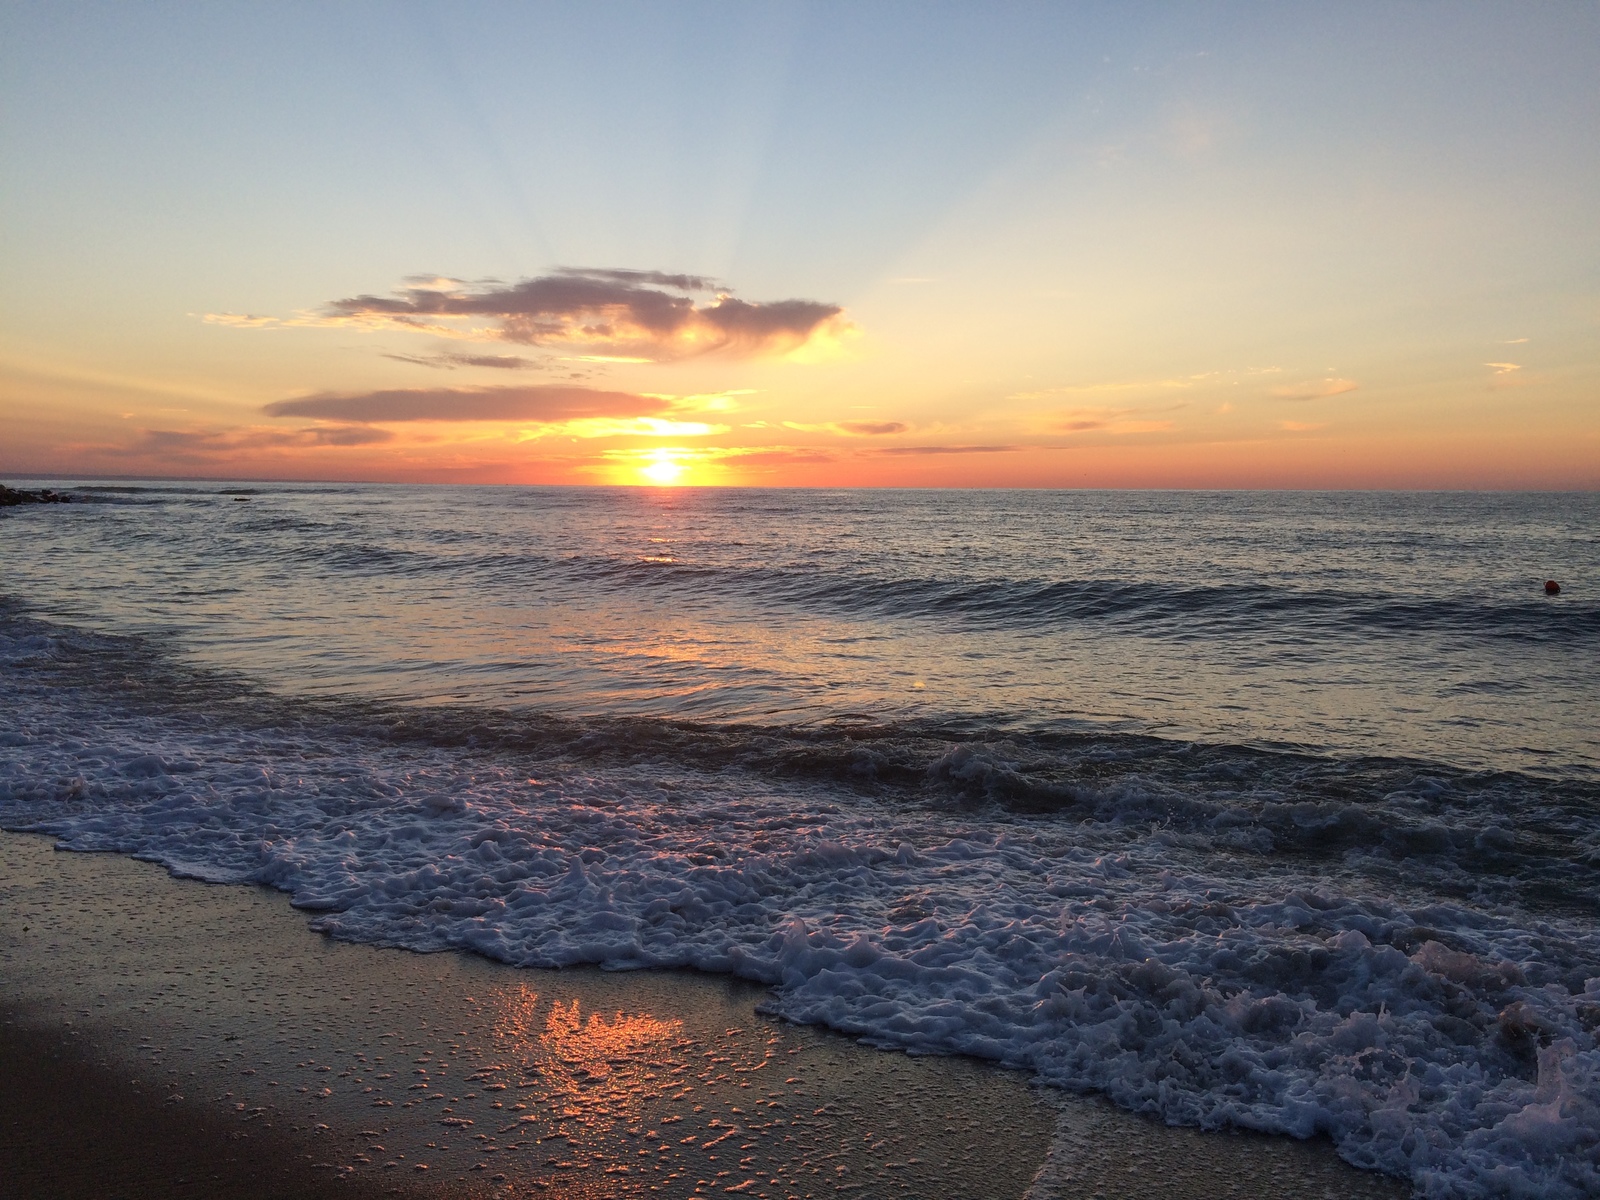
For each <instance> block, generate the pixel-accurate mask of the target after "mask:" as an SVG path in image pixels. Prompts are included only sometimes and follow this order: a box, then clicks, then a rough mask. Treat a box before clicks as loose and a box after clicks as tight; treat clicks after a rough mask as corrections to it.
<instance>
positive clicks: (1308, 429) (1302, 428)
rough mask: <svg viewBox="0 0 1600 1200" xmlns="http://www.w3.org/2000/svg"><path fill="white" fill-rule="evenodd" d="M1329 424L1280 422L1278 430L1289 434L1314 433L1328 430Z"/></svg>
mask: <svg viewBox="0 0 1600 1200" xmlns="http://www.w3.org/2000/svg"><path fill="white" fill-rule="evenodd" d="M1327 427H1328V425H1327V422H1325V421H1322V422H1315V421H1279V422H1278V428H1279V429H1282V430H1284V431H1285V432H1287V433H1313V432H1315V431H1316V430H1318V429H1326V428H1327Z"/></svg>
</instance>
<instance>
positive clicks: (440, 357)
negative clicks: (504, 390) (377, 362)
mask: <svg viewBox="0 0 1600 1200" xmlns="http://www.w3.org/2000/svg"><path fill="white" fill-rule="evenodd" d="M384 357H385V358H392V359H394V361H395V362H403V363H413V364H415V365H416V366H419V367H432V368H433V369H434V370H436V371H454V370H456V369H458V368H460V367H491V368H493V369H495V370H498V371H537V370H541V369H543V368H545V367H547V366H549V364H548V363H547V362H540V361H538V360H537V359H532V358H523V357H522V356H521V355H520V354H385V355H384Z"/></svg>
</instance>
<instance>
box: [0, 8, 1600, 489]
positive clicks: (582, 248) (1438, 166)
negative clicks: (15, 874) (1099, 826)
mask: <svg viewBox="0 0 1600 1200" xmlns="http://www.w3.org/2000/svg"><path fill="white" fill-rule="evenodd" d="M0 429H3V435H0V471H4V472H7V473H9V475H12V476H16V475H20V474H23V473H57V474H68V475H89V474H97V475H161V476H197V477H212V478H276V479H363V480H417V481H442V482H522V483H656V484H666V483H729V484H760V485H767V484H773V485H791V484H793V485H828V486H837V485H852V486H855V485H861V486H866V485H893V486H996V485H998V486H1064V487H1080V486H1096V487H1100V486H1155V487H1168V486H1178V487H1189V486H1206V487H1211V486H1241V487H1259V486H1269V487H1325V486H1332V487H1347V486H1353V487H1366V486H1383V487H1580V488H1593V487H1597V486H1600V5H1597V4H1592V3H1576V2H1574V3H1531V4H1511V3H1504V4H1486V5H1475V4H1469V3H1448V4H1420V3H1419V4H1391V3H1384V4H1331V5H1320V4H1316V5H1314V4H1303V5H1288V4H1263V5H1253V4H1226V5H1207V4H1181V5H1180V4H1172V5H1138V4H1105V5H1088V4H1083V5H1079V4H1044V3H1035V4H1019V5H996V4H984V5H977V4H972V5H955V4H934V5H929V4H921V3H917V4H891V3H867V4H854V3H834V4H817V5H801V4H774V5H761V4H743V3H731V2H730V3H716V4H697V3H670V4H668V3H660V4H648V5H629V4H616V5H607V6H593V7H591V6H583V5H540V4H506V5H499V4H472V5H438V4H354V3H351V4H270V5H269V4H256V5H245V4H154V3H151V4H138V5H114V4H106V5H87V4H77V3H53V4H48V5H46V4H23V3H7V4H4V5H3V6H0Z"/></svg>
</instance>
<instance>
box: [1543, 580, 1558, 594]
mask: <svg viewBox="0 0 1600 1200" xmlns="http://www.w3.org/2000/svg"><path fill="white" fill-rule="evenodd" d="M1544 594H1545V595H1546V596H1559V595H1561V585H1560V584H1559V583H1557V582H1556V581H1555V580H1554V579H1546V580H1545V581H1544Z"/></svg>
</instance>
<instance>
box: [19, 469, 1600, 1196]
mask: <svg viewBox="0 0 1600 1200" xmlns="http://www.w3.org/2000/svg"><path fill="white" fill-rule="evenodd" d="M53 482H54V483H55V484H56V485H57V486H61V485H69V486H70V485H72V483H73V481H70V480H62V481H53ZM72 490H73V492H74V494H75V496H77V497H78V498H79V499H80V500H81V501H83V502H82V503H77V504H72V505H66V506H49V507H45V506H39V507H36V508H19V509H12V510H9V511H7V512H5V513H4V514H0V571H3V575H0V596H3V597H4V600H3V607H0V647H3V654H0V664H3V668H4V671H5V676H4V682H5V685H6V686H5V695H4V698H3V699H0V824H4V825H5V826H6V827H9V828H32V829H42V830H48V831H52V832H55V833H57V834H59V835H60V836H61V837H62V839H63V841H64V842H65V844H67V845H69V846H72V847H74V848H79V849H111V850H119V851H123V852H133V853H138V854H141V855H143V856H146V857H151V858H154V859H157V860H158V861H162V862H165V863H167V864H168V865H169V866H171V867H172V868H173V869H174V870H177V871H179V872H181V873H187V874H192V875H197V876H199V877H202V878H208V879H216V880H219V881H225V880H256V881H262V882H269V883H272V884H274V885H275V886H279V887H282V888H284V889H286V890H289V891H291V892H293V893H294V894H295V897H296V902H297V903H299V904H301V905H302V906H303V907H306V908H310V909H313V910H317V911H319V912H320V913H321V915H320V916H319V917H318V918H317V924H318V926H319V927H321V928H325V929H327V930H328V931H330V932H332V933H335V934H337V935H338V936H342V937H349V938H354V939H361V940H373V941H382V942H387V943H393V944H401V945H408V946H412V947H415V948H420V949H429V948H438V947H443V946H464V947H469V948H473V949H477V950H479V951H481V952H483V953H485V954H488V955H491V956H493V957H497V958H500V959H503V960H505V961H508V962H512V963H519V964H528V965H533V964H540V965H558V964H563V963H572V962H600V963H605V964H607V965H610V966H614V967H670V966H694V967H698V968H701V969H704V970H713V971H724V972H732V973H736V974H740V975H744V976H746V977H749V978H754V979H758V980H761V981H763V982H765V983H768V984H770V985H771V986H772V988H773V992H772V997H773V998H772V1001H771V1005H772V1007H773V1009H774V1011H777V1012H779V1013H782V1014H783V1015H785V1016H789V1017H791V1018H793V1019H797V1020H806V1021H817V1022H821V1023H825V1024H829V1025H832V1026H834V1027H835V1028H839V1029H843V1030H846V1031H848V1032H852V1033H856V1034H859V1035H863V1036H866V1037H868V1038H870V1039H871V1040H874V1041H876V1042H879V1043H881V1044H884V1045H887V1046H900V1047H906V1048H912V1049H921V1050H933V1051H947V1052H948V1051H959V1052H967V1053H974V1054H979V1055H981V1056H984V1057H988V1058H994V1059H998V1060H1001V1061H1005V1062H1008V1063H1011V1064H1012V1065H1015V1066H1020V1067H1025V1068H1028V1069H1031V1070H1034V1071H1036V1072H1037V1073H1038V1074H1039V1076H1040V1077H1041V1078H1042V1079H1043V1080H1044V1081H1046V1082H1049V1083H1054V1084H1057V1085H1060V1086H1064V1087H1069V1088H1091V1089H1098V1090H1101V1091H1104V1092H1107V1093H1108V1094H1110V1095H1111V1096H1112V1097H1113V1098H1114V1099H1116V1100H1117V1101H1119V1102H1120V1103H1123V1104H1125V1105H1128V1106H1130V1107H1134V1108H1139V1109H1144V1110H1146V1111H1152V1112H1158V1113H1160V1114H1162V1115H1163V1116H1165V1117H1167V1118H1168V1119H1171V1120H1175V1121H1188V1122H1197V1123H1202V1124H1239V1125H1245V1126H1250V1127H1255V1128H1265V1129H1276V1130H1285V1131H1288V1132H1293V1133H1297V1134H1301V1135H1306V1134H1310V1133H1313V1132H1321V1133H1326V1134H1328V1135H1330V1136H1332V1137H1333V1138H1334V1139H1335V1140H1336V1141H1337V1142H1338V1144H1339V1145H1340V1147H1341V1151H1342V1152H1343V1153H1344V1154H1345V1155H1346V1157H1348V1158H1350V1159H1351V1160H1352V1161H1354V1162H1357V1163H1359V1164H1361V1165H1365V1166H1371V1167H1376V1168H1380V1169H1384V1170H1388V1171H1391V1172H1393V1173H1396V1174H1401V1175H1405V1176H1408V1177H1410V1178H1411V1179H1413V1180H1414V1181H1415V1182H1416V1183H1417V1186H1418V1187H1419V1188H1420V1189H1422V1192H1423V1194H1425V1195H1437V1196H1478V1195H1483V1196H1488V1195H1499V1194H1505V1193H1504V1190H1503V1189H1504V1187H1505V1186H1507V1185H1506V1184H1505V1181H1506V1180H1516V1181H1519V1182H1517V1183H1516V1186H1518V1187H1522V1186H1526V1187H1527V1188H1530V1189H1533V1191H1530V1192H1528V1193H1527V1194H1535V1192H1537V1193H1538V1194H1543V1195H1548V1196H1569V1195H1570V1196H1580V1195H1586V1194H1594V1192H1595V1190H1596V1188H1600V1050H1597V1048H1596V1040H1595V1030H1596V1028H1597V1026H1600V909H1597V897H1600V497H1597V496H1595V495H1583V494H1470V493H1450V494H1437V493H1416V494H1397V493H1327V494H1315V493H1173V492H1143V493H1127V492H1032V491H1028V492H1024V491H1016V492H1006V491H995V492H961V491H925V492H896V491H837V492H818V491H787V490H700V489H663V490H656V491H652V490H645V489H616V490H607V489H557V488H451V487H426V488H424V487H399V486H344V485H266V484H239V485H237V486H234V485H221V484H186V485H177V484H162V483H143V484H117V485H104V484H96V485H92V486H85V487H72ZM1547 578H1556V579H1558V580H1560V581H1561V583H1562V587H1563V590H1562V593H1561V594H1560V595H1559V596H1556V597H1547V596H1546V595H1545V594H1544V592H1543V588H1542V585H1543V582H1544V580H1545V579H1547ZM1497 1181H1498V1182H1497ZM1497 1189H1500V1190H1497Z"/></svg>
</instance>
